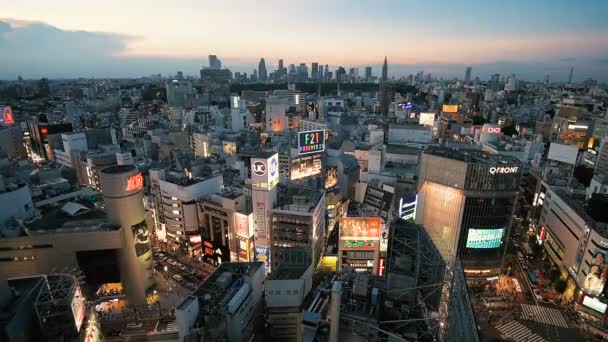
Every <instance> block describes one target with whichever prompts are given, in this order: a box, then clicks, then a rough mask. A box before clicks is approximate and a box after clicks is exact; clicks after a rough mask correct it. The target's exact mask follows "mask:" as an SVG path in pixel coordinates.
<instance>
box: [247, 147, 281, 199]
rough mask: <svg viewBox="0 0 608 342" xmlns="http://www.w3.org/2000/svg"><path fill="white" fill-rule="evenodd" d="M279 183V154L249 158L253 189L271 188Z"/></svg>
mask: <svg viewBox="0 0 608 342" xmlns="http://www.w3.org/2000/svg"><path fill="white" fill-rule="evenodd" d="M277 184H279V154H278V153H275V154H273V155H272V156H271V157H270V158H251V185H252V188H253V190H272V189H273V188H274V187H275V186H277Z"/></svg>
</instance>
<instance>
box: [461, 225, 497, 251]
mask: <svg viewBox="0 0 608 342" xmlns="http://www.w3.org/2000/svg"><path fill="white" fill-rule="evenodd" d="M504 232H505V230H504V228H497V229H469V236H468V237H467V248H498V247H500V245H501V244H502V235H503V234H504Z"/></svg>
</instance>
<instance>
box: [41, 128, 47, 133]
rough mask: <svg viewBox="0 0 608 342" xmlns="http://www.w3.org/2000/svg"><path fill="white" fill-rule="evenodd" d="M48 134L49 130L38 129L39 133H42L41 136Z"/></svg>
mask: <svg viewBox="0 0 608 342" xmlns="http://www.w3.org/2000/svg"><path fill="white" fill-rule="evenodd" d="M48 132H49V130H48V129H47V128H41V129H40V133H42V134H47V133H48Z"/></svg>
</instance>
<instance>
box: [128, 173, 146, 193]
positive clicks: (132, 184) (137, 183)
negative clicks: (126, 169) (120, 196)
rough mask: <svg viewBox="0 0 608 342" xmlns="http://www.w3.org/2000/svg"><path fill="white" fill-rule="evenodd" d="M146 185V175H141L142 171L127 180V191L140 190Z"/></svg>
mask: <svg viewBox="0 0 608 342" xmlns="http://www.w3.org/2000/svg"><path fill="white" fill-rule="evenodd" d="M143 187H144V177H143V176H142V175H141V172H140V173H138V174H136V175H133V176H131V177H129V180H128V181H127V188H126V191H133V190H140V189H142V188H143Z"/></svg>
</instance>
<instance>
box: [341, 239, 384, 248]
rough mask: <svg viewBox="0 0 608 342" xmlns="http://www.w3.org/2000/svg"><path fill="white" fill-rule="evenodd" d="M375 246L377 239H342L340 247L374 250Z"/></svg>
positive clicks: (376, 245)
mask: <svg viewBox="0 0 608 342" xmlns="http://www.w3.org/2000/svg"><path fill="white" fill-rule="evenodd" d="M377 247H378V241H377V240H342V249H357V250H359V249H360V250H374V249H376V248H377Z"/></svg>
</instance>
